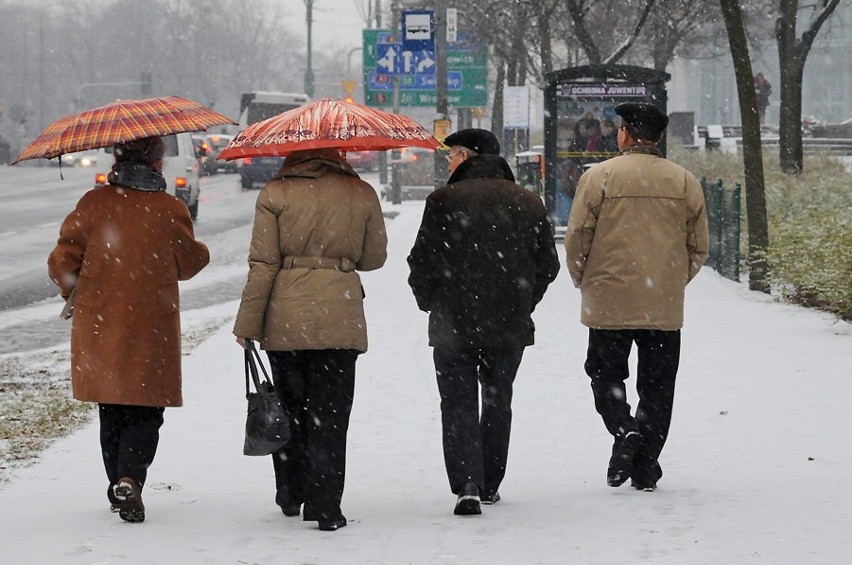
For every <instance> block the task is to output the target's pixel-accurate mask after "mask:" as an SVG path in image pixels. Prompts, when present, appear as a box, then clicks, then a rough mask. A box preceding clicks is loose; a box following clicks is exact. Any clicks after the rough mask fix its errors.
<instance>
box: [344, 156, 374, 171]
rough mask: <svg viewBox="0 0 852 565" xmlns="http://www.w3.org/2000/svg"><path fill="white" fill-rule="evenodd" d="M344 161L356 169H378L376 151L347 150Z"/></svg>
mask: <svg viewBox="0 0 852 565" xmlns="http://www.w3.org/2000/svg"><path fill="white" fill-rule="evenodd" d="M346 161H347V162H348V163H349V164H350V165H352V168H353V169H355V170H356V171H378V170H379V152H378V151H349V152H348V153H346Z"/></svg>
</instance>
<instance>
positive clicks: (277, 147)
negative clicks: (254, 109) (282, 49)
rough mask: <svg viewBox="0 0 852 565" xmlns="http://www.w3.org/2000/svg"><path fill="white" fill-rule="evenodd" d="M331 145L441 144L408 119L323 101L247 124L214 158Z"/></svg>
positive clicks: (360, 147) (359, 147) (365, 148)
mask: <svg viewBox="0 0 852 565" xmlns="http://www.w3.org/2000/svg"><path fill="white" fill-rule="evenodd" d="M328 147H332V148H338V149H341V150H343V151H369V150H373V151H383V150H385V149H395V148H399V147H425V148H428V149H437V148H439V147H441V143H440V142H439V141H438V140H437V139H435V138H434V137H432V134H430V133H429V131H428V130H426V129H425V128H424V127H423V126H421V125H420V124H418V123H417V122H415V121H414V120H412V119H411V118H409V117H408V116H404V115H402V114H389V113H387V112H382V111H381V110H376V109H375V108H368V107H367V106H362V105H361V104H356V103H354V102H344V101H343V100H335V99H333V98H323V99H322V100H317V101H316V102H311V103H310V104H306V105H304V106H301V107H299V108H295V109H293V110H289V111H287V112H284V113H282V114H278V115H277V116H274V117H272V118H269V119H267V120H263V121H261V122H257V123H256V124H252V125H250V126H248V127H247V128H246V129H245V130H243V131H242V132H241V133H239V134H238V135H237V136H236V137H235V138H234V139H233V140H232V141H231V142H230V143H229V144H228V146H227V147H226V148H225V149H224V150H223V151H222V152H221V153H219V156H218V157H216V158H217V159H224V160H230V159H239V158H240V157H273V156H280V155H287V154H288V153H291V152H293V151H304V150H306V149H322V148H328Z"/></svg>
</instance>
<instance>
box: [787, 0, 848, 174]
mask: <svg viewBox="0 0 852 565" xmlns="http://www.w3.org/2000/svg"><path fill="white" fill-rule="evenodd" d="M838 4H840V0H816V1H815V2H814V3H813V4H811V5H809V6H808V9H809V10H810V20H809V21H808V22H807V24H806V26H805V29H804V30H803V31H802V35H801V36H800V37H796V33H797V32H796V26H797V23H798V19H799V12H800V7H799V1H798V0H780V2H779V14H778V19H777V20H776V21H775V39H776V41H777V43H778V64H779V68H780V72H781V85H780V90H781V114H780V118H779V138H780V139H779V150H780V157H781V170H782V171H784V172H785V173H788V174H798V173H800V172H802V169H803V168H804V156H803V151H802V77H803V76H804V72H805V61H807V58H808V53H810V50H811V47H812V46H813V42H814V39H815V38H816V36H817V34H818V33H819V30H820V28H821V27H822V25H823V24H824V23H825V22H826V21H827V20H828V18H829V17H831V14H832V13H833V12H834V9H835V8H837V6H838Z"/></svg>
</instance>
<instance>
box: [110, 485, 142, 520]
mask: <svg viewBox="0 0 852 565" xmlns="http://www.w3.org/2000/svg"><path fill="white" fill-rule="evenodd" d="M112 492H113V494H114V495H115V498H116V500H117V501H118V515H119V516H120V517H121V519H122V520H124V521H125V522H144V521H145V505H144V504H143V503H142V487H140V486H139V483H137V482H136V481H135V480H133V479H131V478H130V477H123V478H121V479H119V480H118V482H117V483H116V484H115V487H113V489H112Z"/></svg>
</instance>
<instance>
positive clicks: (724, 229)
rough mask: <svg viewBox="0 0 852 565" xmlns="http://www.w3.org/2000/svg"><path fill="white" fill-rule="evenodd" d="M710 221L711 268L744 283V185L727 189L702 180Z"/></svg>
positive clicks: (709, 260)
mask: <svg viewBox="0 0 852 565" xmlns="http://www.w3.org/2000/svg"><path fill="white" fill-rule="evenodd" d="M701 188H702V189H703V190H704V203H705V205H706V207H707V221H708V223H709V225H710V254H709V256H708V257H707V263H706V264H707V266H709V267H712V268H713V269H715V270H716V272H718V273H719V274H720V275H722V276H723V277H725V278H728V279H731V280H734V281H739V280H740V192H741V189H740V185H739V184H736V185H734V188H725V187H724V185H723V184H722V181H721V179H720V180H717V181H716V182H715V183H711V182H708V181H707V179H706V178H704V177H702V178H701Z"/></svg>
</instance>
